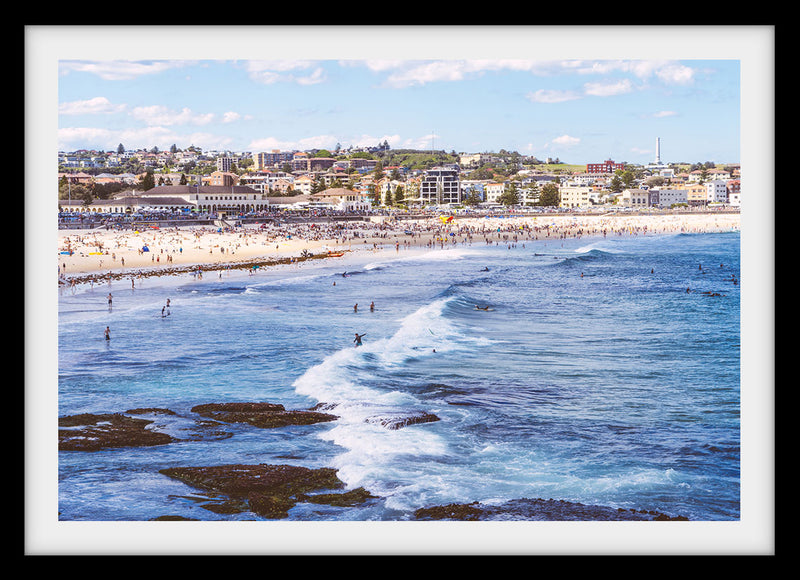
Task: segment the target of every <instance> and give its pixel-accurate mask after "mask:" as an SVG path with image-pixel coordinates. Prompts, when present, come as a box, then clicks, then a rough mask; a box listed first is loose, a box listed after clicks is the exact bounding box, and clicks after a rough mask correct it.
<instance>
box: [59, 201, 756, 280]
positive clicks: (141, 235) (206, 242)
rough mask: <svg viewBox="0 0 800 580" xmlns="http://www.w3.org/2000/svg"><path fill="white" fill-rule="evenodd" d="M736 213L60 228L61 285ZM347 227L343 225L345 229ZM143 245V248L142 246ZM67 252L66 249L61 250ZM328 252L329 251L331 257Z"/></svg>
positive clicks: (717, 219) (735, 219) (668, 228)
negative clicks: (220, 226)
mask: <svg viewBox="0 0 800 580" xmlns="http://www.w3.org/2000/svg"><path fill="white" fill-rule="evenodd" d="M740 216H741V214H739V213H698V214H679V213H670V214H659V215H642V216H640V215H624V214H612V215H609V214H603V215H595V214H552V215H550V214H537V215H535V216H530V217H528V216H525V217H509V218H505V217H502V218H499V217H463V218H459V217H456V218H455V219H454V221H452V222H450V223H445V222H443V221H442V220H440V219H438V218H435V217H434V218H427V219H423V220H414V221H404V222H400V223H398V222H392V223H389V224H388V225H387V224H384V223H371V222H358V223H349V224H338V225H330V224H297V225H292V226H266V224H265V225H264V226H259V225H254V226H246V227H240V228H236V229H233V230H225V231H223V230H219V229H217V228H209V227H207V226H202V227H201V226H186V227H178V226H175V227H169V228H164V229H149V230H146V231H136V230H89V231H84V230H81V231H77V232H76V231H75V230H59V232H58V274H59V285H62V286H64V285H77V284H83V283H94V282H101V281H111V280H119V279H124V278H130V279H132V283H133V279H134V278H137V277H138V278H141V277H152V276H171V275H180V274H186V273H192V272H197V271H200V272H209V271H218V270H230V269H237V270H245V269H252V270H257V269H260V268H273V267H276V266H283V265H290V264H295V263H301V262H305V261H308V260H319V259H325V260H329V259H335V257H334V256H336V257H339V254H341V255H352V254H355V253H361V252H363V251H366V250H368V251H373V252H387V251H389V250H391V249H394V250H395V251H396V252H399V251H400V250H401V249H402V250H408V249H418V250H424V249H437V248H442V249H444V248H446V247H447V248H449V247H454V246H460V245H468V244H474V243H482V244H491V243H516V242H517V241H520V242H524V241H537V240H553V239H566V238H583V237H586V238H596V237H601V238H602V237H607V236H621V235H653V234H665V233H713V232H723V231H739V230H740V225H741V219H740ZM342 225H345V227H342ZM143 248H146V249H144V250H143ZM64 252H71V254H65V253H64ZM331 254H333V256H332V255H331Z"/></svg>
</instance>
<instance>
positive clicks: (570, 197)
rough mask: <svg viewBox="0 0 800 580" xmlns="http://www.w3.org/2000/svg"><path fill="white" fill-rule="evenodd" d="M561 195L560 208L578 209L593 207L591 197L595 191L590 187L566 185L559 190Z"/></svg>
mask: <svg viewBox="0 0 800 580" xmlns="http://www.w3.org/2000/svg"><path fill="white" fill-rule="evenodd" d="M558 193H559V194H560V195H561V202H560V203H559V207H564V208H576V207H584V208H585V207H589V206H591V205H592V202H591V196H592V193H593V190H592V188H591V187H588V186H575V185H565V186H562V187H560V188H559V190H558Z"/></svg>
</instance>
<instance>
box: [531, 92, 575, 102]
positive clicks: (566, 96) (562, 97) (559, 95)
mask: <svg viewBox="0 0 800 580" xmlns="http://www.w3.org/2000/svg"><path fill="white" fill-rule="evenodd" d="M525 97H526V98H527V99H528V100H529V101H531V102H534V103H563V102H565V101H573V100H575V99H580V98H581V96H580V95H579V94H578V93H575V92H573V91H552V90H547V89H539V90H538V91H534V92H532V93H528V94H527V95H525Z"/></svg>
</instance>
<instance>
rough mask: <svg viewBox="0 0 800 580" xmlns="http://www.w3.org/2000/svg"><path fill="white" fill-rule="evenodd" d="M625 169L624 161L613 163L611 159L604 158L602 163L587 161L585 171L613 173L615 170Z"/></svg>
mask: <svg viewBox="0 0 800 580" xmlns="http://www.w3.org/2000/svg"><path fill="white" fill-rule="evenodd" d="M617 170H620V171H624V170H625V164H624V163H615V162H614V160H613V159H606V160H605V161H603V162H602V163H587V164H586V173H592V174H597V173H614V172H615V171H617Z"/></svg>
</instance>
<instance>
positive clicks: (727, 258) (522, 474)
mask: <svg viewBox="0 0 800 580" xmlns="http://www.w3.org/2000/svg"><path fill="white" fill-rule="evenodd" d="M739 268H740V237H739V233H738V232H723V233H709V234H685V233H675V234H647V235H644V234H640V235H614V236H613V237H612V236H608V237H607V238H603V237H591V238H589V237H585V238H569V239H546V240H545V239H541V240H535V241H532V240H523V239H522V237H520V238H519V239H517V240H516V241H514V240H513V239H509V240H508V241H505V242H501V243H486V242H484V241H483V239H477V238H476V239H474V240H473V241H472V243H471V244H457V245H455V244H450V245H447V246H445V247H438V246H437V247H435V248H430V249H422V248H417V249H406V248H404V247H402V246H401V247H400V248H399V249H397V250H395V249H394V248H392V249H390V250H388V251H383V252H380V253H373V252H357V253H352V254H347V255H345V256H344V257H342V258H331V259H327V260H319V261H312V262H305V263H302V264H295V265H292V266H285V267H276V268H271V269H259V270H255V271H247V270H233V269H231V270H226V271H222V272H213V271H208V272H206V273H204V274H203V275H202V276H198V275H190V274H183V275H179V276H162V277H158V278H155V277H151V278H139V279H136V283H135V287H132V285H131V282H130V280H128V279H120V280H115V281H113V282H111V283H110V284H107V283H105V282H104V283H102V284H95V285H94V286H93V287H90V286H83V287H80V288H78V289H77V290H72V289H69V288H65V289H63V290H61V292H60V296H59V312H58V415H59V417H65V416H71V415H77V414H81V413H96V414H99V413H126V412H127V411H128V410H131V409H142V408H146V409H150V408H158V409H169V410H170V411H172V412H173V413H174V414H171V415H164V414H153V415H152V416H147V415H145V416H147V417H148V418H150V419H152V420H153V421H154V423H153V425H152V426H153V427H154V428H155V429H156V430H161V431H164V432H167V433H170V434H172V435H174V436H175V438H176V439H178V440H177V441H175V442H172V443H169V444H165V445H156V446H149V447H119V448H108V449H101V450H97V451H91V452H88V451H60V452H59V454H58V510H59V514H58V519H59V521H62V522H63V521H89V522H97V521H115V522H121V521H137V522H138V521H149V520H153V519H156V518H161V517H165V516H170V517H176V518H185V519H192V520H201V521H250V520H261V519H263V518H262V517H260V516H258V515H256V514H254V513H253V512H249V511H243V512H237V513H229V512H226V511H224V510H213V509H209V499H210V498H209V497H208V496H207V495H206V494H204V492H203V491H202V490H199V489H196V488H193V487H191V486H189V485H187V484H185V483H183V482H181V481H178V480H176V479H173V478H170V477H167V476H166V475H163V474H162V473H160V470H162V469H166V468H171V467H178V466H187V467H188V466H191V467H194V466H212V465H228V464H248V465H257V464H274V465H295V466H303V467H310V468H315V469H316V468H321V467H330V468H333V469H335V470H337V475H338V477H339V478H340V479H341V480H342V481H343V482H345V484H346V486H347V489H355V488H359V487H363V488H364V489H366V490H368V491H369V493H370V494H371V495H372V496H374V499H372V500H371V501H368V502H365V503H364V504H360V505H353V506H346V507H341V506H340V507H337V506H325V505H320V504H314V503H305V502H298V503H297V504H296V505H295V506H294V507H292V508H291V509H290V510H289V511H288V516H287V517H286V518H283V519H282V520H281V521H297V522H308V521H314V522H322V521H337V522H349V521H357V522H366V521H391V522H398V521H412V520H414V519H415V512H416V510H418V509H420V508H428V507H432V506H441V505H449V504H470V503H472V502H479V503H480V504H481V505H485V506H504V505H508V504H509V502H513V501H515V500H520V499H525V498H527V499H534V498H541V499H544V500H557V501H562V502H569V504H570V505H581V506H586V509H585V510H583V515H580V516H574V515H573V516H570V517H572V518H575V519H582V518H584V519H593V518H594V517H595V514H598V515H597V517H598V518H599V517H600V516H599V514H600V513H605V512H601V511H600V510H601V509H602V510H606V509H608V508H610V509H614V510H646V511H653V512H658V513H661V514H666V515H667V516H670V517H679V516H680V517H684V518H687V519H689V520H691V521H706V522H719V521H723V522H729V521H737V520H739V518H740V489H741V488H740V458H741V457H740V450H741V447H740V433H741V432H740V284H739V282H740V270H739ZM109 293H111V294H112V296H113V305H112V306H109V305H108V303H107V296H108V294H109ZM167 300H169V302H170V305H169V309H168V310H166V311H165V312H162V308H164V306H165V304H166V301H167ZM371 303H373V304H374V309H372V310H371V309H370V304H371ZM356 304H357V309H355V308H354V307H355V305H356ZM106 327H108V328H109V331H110V335H111V339H110V340H105V338H104V330H105V328H106ZM356 333H358V334H363V335H364V336H363V339H362V345H361V346H355V345H354V336H355V334H356ZM228 402H269V403H277V404H281V405H284V407H285V408H286V409H291V410H299V409H309V408H311V407H314V406H315V405H317V404H320V403H322V404H325V405H326V406H327V407H326V408H328V409H331V410H330V412H331V413H333V414H335V415H336V416H337V417H338V419H337V420H335V421H332V422H324V423H317V424H313V425H304V426H299V425H298V426H289V427H282V428H276V429H263V428H259V427H254V426H251V425H245V424H221V425H215V426H214V428H208V426H207V424H206V423H203V422H202V421H201V420H202V419H203V418H201V417H198V416H197V415H196V414H194V413H193V412H192V411H191V409H192V408H193V407H195V406H197V405H201V404H206V403H228ZM421 413H426V414H431V415H433V416H435V417H436V418H437V419H438V420H435V421H431V422H425V423H419V424H411V425H407V426H404V427H402V428H390V427H389V426H387V424H388V425H391V423H392V421H398V420H402V419H403V418H406V417H409V416H416V415H418V414H421ZM595 508H596V510H597V511H593V510H594V509H595ZM502 513H503V515H502V516H498V517H502V518H504V519H515V518H517V517H527V516H521V515H519V514H520V512H514V511H510V512H509V511H505V512H502Z"/></svg>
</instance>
